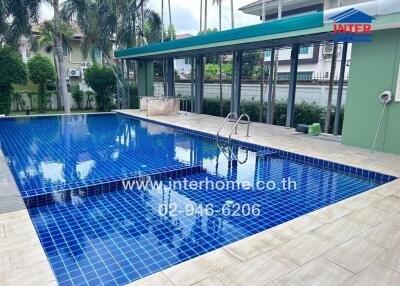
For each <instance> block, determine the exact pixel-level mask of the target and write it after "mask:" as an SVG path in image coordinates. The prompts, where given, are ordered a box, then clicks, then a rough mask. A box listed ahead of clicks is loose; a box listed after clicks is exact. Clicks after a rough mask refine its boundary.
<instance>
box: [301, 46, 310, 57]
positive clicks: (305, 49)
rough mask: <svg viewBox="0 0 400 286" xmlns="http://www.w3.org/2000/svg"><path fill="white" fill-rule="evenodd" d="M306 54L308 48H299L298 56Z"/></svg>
mask: <svg viewBox="0 0 400 286" xmlns="http://www.w3.org/2000/svg"><path fill="white" fill-rule="evenodd" d="M306 54H308V47H300V55H306Z"/></svg>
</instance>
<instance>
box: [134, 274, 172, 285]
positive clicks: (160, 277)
mask: <svg viewBox="0 0 400 286" xmlns="http://www.w3.org/2000/svg"><path fill="white" fill-rule="evenodd" d="M128 285H129V286H174V284H172V282H171V281H169V280H168V278H167V277H166V276H165V275H164V274H163V273H162V272H157V273H156V274H153V275H150V276H147V277H145V278H143V279H140V280H138V281H135V282H133V283H129V284H128Z"/></svg>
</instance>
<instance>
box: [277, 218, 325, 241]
mask: <svg viewBox="0 0 400 286" xmlns="http://www.w3.org/2000/svg"><path fill="white" fill-rule="evenodd" d="M323 224H324V221H322V220H321V219H319V218H317V217H311V216H301V217H299V218H296V219H293V220H291V221H288V222H286V223H284V224H281V225H278V226H276V227H274V228H272V230H273V231H274V232H276V233H277V234H279V235H282V236H284V237H286V238H288V239H294V238H297V237H299V236H301V235H303V234H305V233H307V232H309V231H311V230H313V229H316V228H318V227H320V226H321V225H323Z"/></svg>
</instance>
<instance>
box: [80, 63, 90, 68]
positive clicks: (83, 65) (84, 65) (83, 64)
mask: <svg viewBox="0 0 400 286" xmlns="http://www.w3.org/2000/svg"><path fill="white" fill-rule="evenodd" d="M91 65H92V64H91V63H88V62H84V63H82V64H81V67H83V68H89V67H91Z"/></svg>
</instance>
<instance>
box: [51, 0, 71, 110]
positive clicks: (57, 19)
mask: <svg viewBox="0 0 400 286" xmlns="http://www.w3.org/2000/svg"><path fill="white" fill-rule="evenodd" d="M58 6H59V5H58V0H53V10H54V34H55V42H56V55H57V60H58V70H59V79H60V91H61V96H62V98H63V101H64V112H65V113H67V114H69V113H70V112H71V106H70V100H69V95H68V89H67V79H66V74H65V67H64V52H63V47H62V36H61V32H60V29H59V22H60V14H59V7H58Z"/></svg>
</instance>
